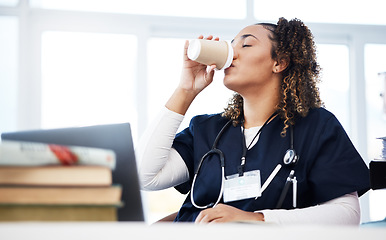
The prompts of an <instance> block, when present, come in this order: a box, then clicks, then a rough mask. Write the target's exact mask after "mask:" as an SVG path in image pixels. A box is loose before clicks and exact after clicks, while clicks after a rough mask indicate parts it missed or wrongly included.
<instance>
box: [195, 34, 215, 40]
mask: <svg viewBox="0 0 386 240" xmlns="http://www.w3.org/2000/svg"><path fill="white" fill-rule="evenodd" d="M198 39H204V36H203V35H200V36H198ZM205 39H206V40H215V41H219V40H220V38H219V37H213V36H212V35H209V36H207V37H206V38H205Z"/></svg>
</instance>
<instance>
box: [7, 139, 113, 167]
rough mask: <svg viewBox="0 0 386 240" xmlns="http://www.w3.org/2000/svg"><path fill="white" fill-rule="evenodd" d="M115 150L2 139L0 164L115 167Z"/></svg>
mask: <svg viewBox="0 0 386 240" xmlns="http://www.w3.org/2000/svg"><path fill="white" fill-rule="evenodd" d="M115 164H116V156H115V152H114V151H112V150H109V149H101V148H90V147H80V146H64V145H57V144H45V143H35V142H21V141H2V143H1V144H0V166H42V165H98V166H106V167H109V168H110V169H114V168H115Z"/></svg>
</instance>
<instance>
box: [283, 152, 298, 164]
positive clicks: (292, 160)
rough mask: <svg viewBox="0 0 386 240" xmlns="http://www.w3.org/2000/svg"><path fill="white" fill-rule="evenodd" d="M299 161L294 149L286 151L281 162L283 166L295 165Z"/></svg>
mask: <svg viewBox="0 0 386 240" xmlns="http://www.w3.org/2000/svg"><path fill="white" fill-rule="evenodd" d="M298 160H299V156H298V155H296V152H295V150H294V149H288V150H287V152H286V153H285V155H284V158H283V162H284V164H285V165H295V164H296V163H297V162H298Z"/></svg>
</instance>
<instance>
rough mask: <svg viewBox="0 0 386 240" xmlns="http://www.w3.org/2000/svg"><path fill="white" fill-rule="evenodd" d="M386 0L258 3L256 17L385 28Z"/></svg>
mask: <svg viewBox="0 0 386 240" xmlns="http://www.w3.org/2000/svg"><path fill="white" fill-rule="evenodd" d="M385 7H386V2H385V1H380V0H368V1H355V3H354V2H353V1H352V0H340V1H334V0H325V1H319V2H312V3H311V2H310V1H308V0H293V1H286V0H277V1H275V4H274V5H273V4H272V2H270V1H263V0H254V8H255V9H254V10H255V17H256V18H257V19H259V20H268V21H277V19H279V18H280V17H285V18H287V19H288V20H289V19H292V18H299V19H301V20H302V21H304V22H320V23H349V24H375V25H380V24H381V25H385V24H386V15H385V14H384V9H385Z"/></svg>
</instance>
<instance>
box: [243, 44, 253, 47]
mask: <svg viewBox="0 0 386 240" xmlns="http://www.w3.org/2000/svg"><path fill="white" fill-rule="evenodd" d="M243 47H252V45H248V44H244V45H243Z"/></svg>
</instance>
